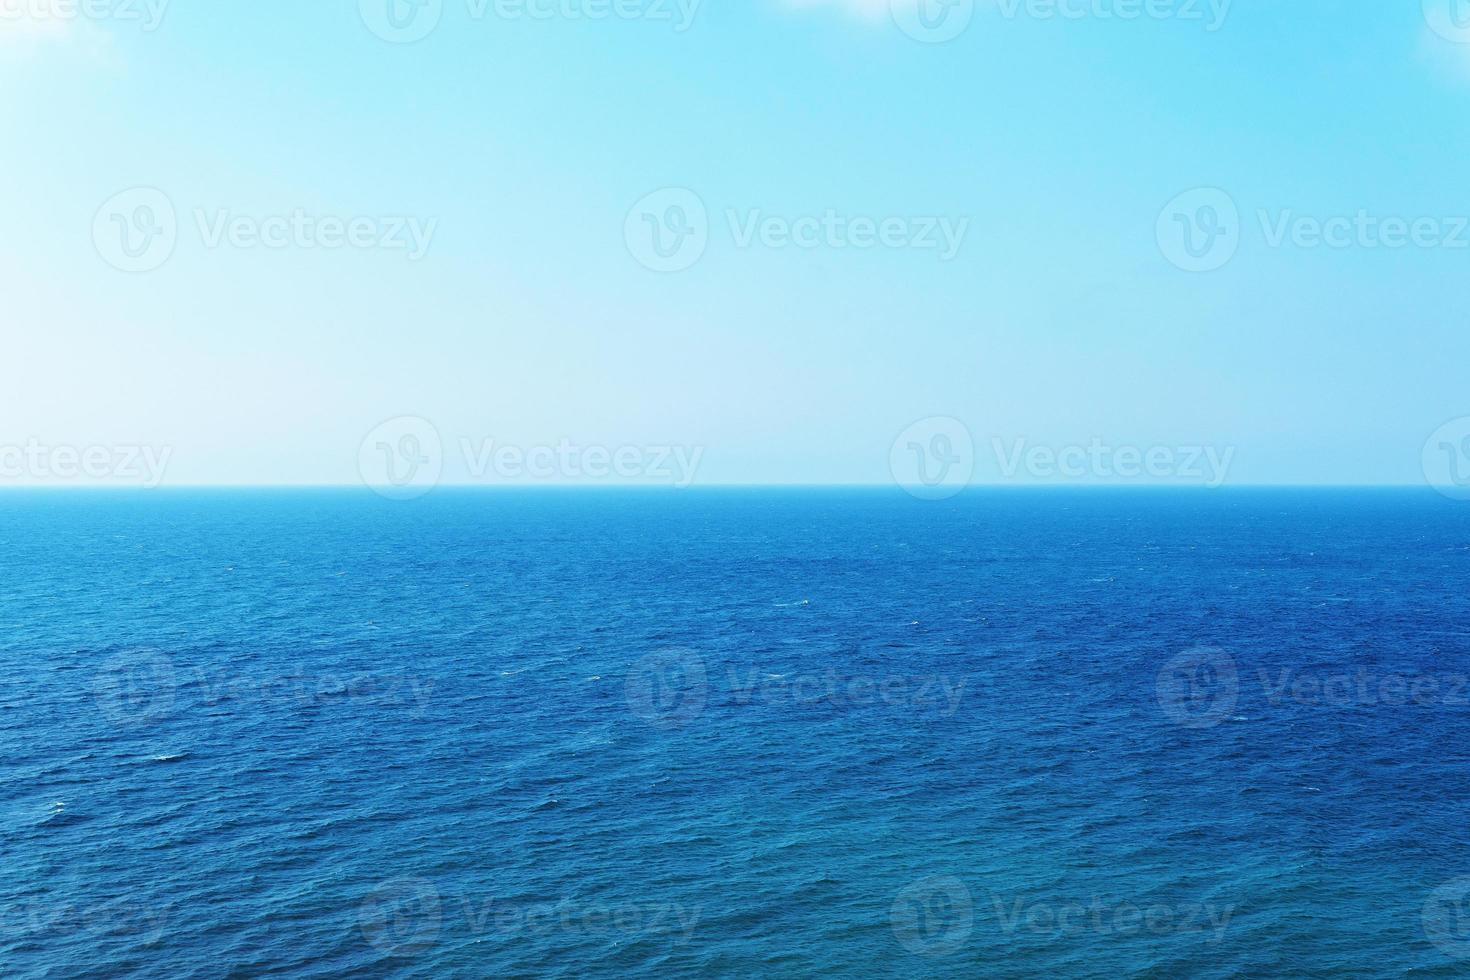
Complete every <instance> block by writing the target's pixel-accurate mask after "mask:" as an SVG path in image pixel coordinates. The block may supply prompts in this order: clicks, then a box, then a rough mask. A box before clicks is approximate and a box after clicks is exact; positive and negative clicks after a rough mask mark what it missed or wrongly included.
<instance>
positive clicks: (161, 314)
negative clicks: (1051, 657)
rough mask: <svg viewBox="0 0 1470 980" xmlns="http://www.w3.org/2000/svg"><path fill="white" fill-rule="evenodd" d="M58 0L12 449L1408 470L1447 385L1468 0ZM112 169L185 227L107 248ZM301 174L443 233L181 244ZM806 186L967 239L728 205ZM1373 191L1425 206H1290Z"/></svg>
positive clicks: (31, 220)
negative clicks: (152, 193) (438, 450)
mask: <svg viewBox="0 0 1470 980" xmlns="http://www.w3.org/2000/svg"><path fill="white" fill-rule="evenodd" d="M42 2H43V0H0V10H3V11H5V16H4V17H0V131H3V132H4V134H5V138H4V139H3V140H0V172H3V173H4V175H5V177H4V179H3V180H0V215H3V216H4V218H3V221H4V224H3V228H4V234H3V236H0V260H3V261H0V296H3V299H0V321H3V322H4V324H5V334H6V341H7V343H6V348H7V352H8V354H9V355H10V356H9V370H8V371H7V373H6V384H5V386H4V387H3V389H0V419H3V420H4V421H3V426H0V445H25V444H27V443H28V442H31V443H34V442H40V443H43V444H47V445H53V446H54V445H63V444H64V445H71V446H78V447H87V446H94V445H120V444H140V445H149V446H166V447H168V448H169V450H170V454H171V455H170V461H169V477H168V482H169V483H178V484H211V483H217V484H231V485H237V484H251V483H267V484H273V483H283V484H321V483H352V482H355V481H357V480H358V479H359V453H360V448H361V446H362V444H363V440H364V438H365V437H366V436H368V434H369V433H370V432H371V431H372V430H373V429H374V428H375V427H376V426H378V425H379V424H380V423H382V422H384V420H386V419H392V418H395V417H398V416H415V417H421V418H424V419H428V420H432V422H433V424H434V426H435V427H436V428H437V430H438V432H439V433H440V434H441V435H442V437H443V440H444V443H445V454H444V455H445V464H444V479H445V480H446V481H447V482H460V481H461V480H463V479H464V478H465V476H466V474H465V473H464V472H463V467H464V465H465V463H466V460H465V459H464V458H463V457H462V454H461V453H460V452H459V449H458V447H459V446H460V445H461V443H462V442H466V441H467V442H469V443H474V444H483V443H484V442H485V441H486V440H494V442H495V443H496V444H509V445H515V446H520V447H535V446H555V445H558V444H561V443H565V442H568V441H569V442H571V443H573V444H578V445H582V446H606V447H614V448H616V447H621V446H641V447H649V446H652V447H659V446H687V447H699V448H700V450H701V451H702V458H701V461H700V467H699V482H700V483H713V484H725V483H767V482H769V483H843V484H848V483H882V482H885V481H887V480H889V479H890V478H891V477H890V450H891V447H892V446H893V443H894V440H895V437H897V436H899V433H901V432H903V431H904V430H905V429H906V428H907V427H909V426H911V425H912V424H913V423H915V422H916V421H918V420H921V419H925V418H928V417H935V416H939V417H949V418H954V419H958V420H961V421H962V422H963V423H964V424H965V425H966V426H967V427H968V429H969V430H970V432H971V433H972V434H973V437H974V441H975V444H976V455H977V457H978V462H977V466H976V471H977V472H976V477H975V478H976V479H977V480H979V481H981V482H987V481H989V480H991V479H993V478H994V477H995V476H996V474H995V473H994V472H993V470H994V468H995V467H994V464H996V463H997V462H998V460H997V459H996V458H994V457H995V455H996V454H995V453H994V452H993V451H992V448H993V447H995V446H998V445H1005V446H1008V447H1013V446H1015V445H1016V443H1017V440H1020V441H1023V442H1024V443H1025V444H1026V445H1027V446H1033V447H1034V446H1043V447H1051V448H1053V449H1057V448H1063V447H1071V446H1087V445H1089V444H1090V443H1093V442H1094V441H1095V440H1101V441H1102V442H1103V443H1105V444H1108V445H1110V446H1133V447H1141V448H1144V449H1146V448H1148V447H1160V446H1162V447H1214V448H1216V449H1217V450H1219V451H1222V452H1223V451H1225V450H1229V451H1231V452H1232V457H1231V464H1230V473H1229V482H1231V483H1242V484H1274V483H1281V484H1316V483H1323V484H1354V483H1364V484H1385V483H1387V484H1414V483H1422V482H1423V480H1424V472H1423V464H1422V461H1421V456H1422V453H1423V451H1424V448H1425V444H1426V440H1428V439H1430V438H1431V434H1432V433H1434V432H1435V431H1436V430H1437V429H1440V427H1441V426H1443V425H1445V423H1447V422H1450V421H1451V420H1454V419H1458V418H1463V417H1466V416H1470V384H1467V383H1466V372H1467V368H1470V329H1467V317H1470V291H1467V290H1466V289H1465V288H1464V283H1465V282H1466V275H1467V272H1470V230H1465V229H1464V227H1463V226H1461V224H1460V222H1459V221H1458V220H1457V219H1461V218H1462V216H1467V215H1470V189H1467V188H1470V185H1467V184H1466V182H1465V179H1464V161H1465V160H1467V159H1470V125H1467V123H1470V30H1467V31H1466V32H1465V35H1464V36H1463V37H1461V38H1460V40H1458V41H1457V40H1455V39H1454V37H1453V32H1452V31H1448V30H1446V29H1445V25H1446V24H1450V25H1453V24H1454V23H1455V22H1454V21H1453V20H1452V19H1444V20H1440V19H1438V18H1439V14H1437V13H1436V11H1438V10H1442V12H1443V14H1444V16H1445V18H1448V17H1449V15H1450V13H1451V8H1452V7H1455V6H1456V5H1457V4H1460V3H1461V0H1443V3H1441V2H1440V0H1429V3H1428V4H1427V5H1421V3H1420V2H1419V0H1413V2H1406V3H1402V4H1369V3H1360V4H1346V5H1344V4H1340V3H1329V2H1326V0H1298V2H1293V3H1290V4H1282V3H1279V2H1268V0H1234V2H1233V3H1230V4H1228V5H1227V6H1226V7H1225V8H1224V15H1223V18H1222V19H1221V20H1220V21H1219V23H1217V24H1213V25H1212V24H1211V23H1210V22H1209V20H1210V16H1211V13H1210V12H1211V9H1212V8H1211V4H1210V3H1209V0H1155V3H1156V9H1159V10H1164V11H1167V12H1169V15H1168V16H1162V17H1149V16H1143V17H1140V18H1138V19H1135V20H1123V19H1120V18H1119V17H1117V16H1115V15H1113V16H1109V13H1112V14H1116V11H1117V9H1118V4H1119V3H1120V2H1121V3H1122V4H1123V5H1124V6H1125V7H1126V6H1127V2H1128V0H1070V2H1069V0H1062V3H1063V5H1064V6H1065V7H1067V9H1069V10H1073V11H1080V12H1081V16H1078V17H1075V18H1063V17H1059V16H1058V17H1048V16H1039V15H1037V13H1036V11H1037V10H1045V9H1050V8H1046V7H1037V6H1035V5H1034V4H1033V9H1032V10H1031V11H1030V12H1028V10H1027V4H1025V3H1024V2H1023V3H1021V4H1020V7H1015V6H1014V5H1013V3H1012V0H981V2H980V3H979V4H978V6H977V7H976V9H975V10H974V12H973V19H972V20H971V21H970V23H969V25H968V27H967V28H966V29H965V30H964V31H963V32H962V33H960V34H959V35H958V36H957V37H955V38H953V39H952V40H949V41H947V42H945V43H924V42H923V41H920V40H916V39H915V38H914V37H911V36H909V34H906V33H905V32H904V31H903V30H901V29H899V28H898V27H897V26H896V25H895V20H894V18H893V17H892V16H891V15H890V11H889V10H888V9H887V7H886V4H885V3H883V2H882V0H827V2H821V0H809V2H805V3H797V2H795V0H747V2H744V3H728V2H715V0H705V2H703V3H700V4H698V5H697V7H696V8H695V9H694V12H693V18H692V20H691V22H690V23H689V25H688V29H687V30H682V31H681V30H677V29H676V27H675V25H674V24H673V23H671V22H669V21H665V20H660V19H657V18H656V17H654V16H643V17H639V18H635V19H628V20H622V19H618V18H607V19H593V18H588V17H585V16H583V17H570V16H565V15H561V14H558V15H556V16H552V17H548V18H532V17H529V16H506V15H504V14H501V15H497V14H495V13H493V11H494V9H495V7H494V4H493V3H492V5H491V7H490V8H489V10H490V11H491V12H487V13H486V15H485V16H483V17H477V16H476V15H475V14H474V13H473V11H474V10H475V3H474V2H473V0H442V13H441V14H440V19H439V22H438V23H437V26H436V27H435V29H434V30H432V31H431V32H430V33H428V34H427V36H425V37H423V38H422V39H421V40H418V41H416V42H415V43H411V44H396V43H390V42H388V41H385V40H384V39H383V38H381V37H379V36H377V35H375V34H374V32H373V31H372V30H370V29H369V28H368V26H367V25H366V24H365V22H364V16H363V11H362V9H360V7H361V6H362V5H360V4H359V2H358V0H329V2H323V3H316V4H290V3H285V2H274V3H269V4H264V5H244V4H218V3H205V2H203V0H172V2H170V3H167V4H166V6H164V7H163V8H162V17H161V20H160V21H159V22H158V23H157V25H156V29H153V30H145V29H143V26H142V25H141V24H140V23H139V22H137V21H134V20H131V19H129V18H128V17H126V16H124V13H125V12H126V11H128V10H130V9H138V10H142V9H144V8H145V7H146V6H147V4H145V0H95V2H96V3H97V4H98V5H99V7H98V9H102V8H103V7H106V8H107V9H108V10H110V11H111V15H109V16H103V17H88V16H80V17H77V18H60V19H58V18H56V17H55V16H54V14H53V15H52V16H51V17H49V18H46V17H37V16H35V13H34V10H35V9H39V8H35V7H34V5H36V4H39V3H42ZM158 2H159V0H152V3H153V4H155V5H156V4H157V3H158ZM365 2H367V0H365ZM372 2H378V0H372ZM382 2H384V3H386V2H388V0H382ZM527 2H531V3H533V4H539V6H538V9H551V8H552V7H554V6H559V7H560V8H561V9H564V10H580V11H584V12H585V10H586V9H587V7H586V2H587V0H527ZM622 2H624V3H626V4H628V5H629V6H628V7H627V9H630V10H634V9H636V10H641V11H643V12H645V13H649V12H651V11H655V10H663V9H668V10H673V11H677V10H678V9H679V4H678V3H676V2H675V0H622ZM901 2H908V0H901ZM1018 2H1019V0H1018ZM109 4H110V6H109ZM28 8H29V9H31V10H32V12H31V13H26V12H25V10H26V9H28ZM1464 8H1465V9H1464V11H1463V13H1465V14H1466V20H1465V21H1464V22H1465V23H1466V24H1467V25H1470V3H1465V4H1464ZM511 9H519V8H514V7H513V8H511ZM1186 9H1197V10H1199V11H1201V12H1202V13H1203V17H1204V19H1203V20H1197V19H1193V18H1191V17H1189V16H1186V15H1185V12H1184V11H1185V10H1186ZM17 11H20V14H19V16H17V15H16V12H17ZM1211 27H1213V28H1215V29H1211ZM1436 27H1438V28H1439V29H1438V30H1436ZM1447 35H1448V36H1447ZM134 188H152V189H156V191H161V192H162V193H163V194H164V195H165V199H166V200H167V201H168V202H169V203H170V205H171V206H172V208H173V209H174V211H175V212H176V216H177V236H176V237H177V241H176V244H175V245H174V246H173V249H172V252H171V253H170V254H169V255H168V257H167V258H166V260H165V261H162V262H161V263H159V264H158V265H157V266H156V267H151V268H148V269H146V270H144V271H133V272H128V271H123V270H121V269H119V268H116V267H114V265H113V264H110V259H109V255H108V254H107V252H108V247H106V246H105V245H104V246H99V244H98V240H97V235H96V233H95V230H94V221H96V220H98V219H99V209H104V205H105V204H107V203H108V202H109V201H111V200H113V199H114V197H115V195H118V194H119V193H120V192H128V191H130V190H131V189H134ZM668 188H676V189H682V191H684V192H688V193H692V194H693V195H694V196H695V199H697V200H698V201H699V202H700V203H701V205H702V206H703V207H704V208H705V209H706V212H707V236H708V244H707V247H706V248H705V249H704V252H703V254H702V255H700V256H699V257H698V258H697V260H696V261H693V262H692V264H690V265H688V267H685V268H679V269H677V270H674V271H667V272H659V271H653V270H651V269H650V268H647V267H646V266H645V264H643V263H642V262H640V249H639V247H638V246H637V245H636V243H631V242H630V240H629V238H628V234H627V232H626V228H627V227H628V226H632V227H637V221H636V220H634V221H633V222H631V223H630V222H629V221H628V219H629V214H630V210H631V209H634V206H635V204H637V203H638V202H640V201H641V200H643V199H644V198H645V197H646V196H647V195H649V194H650V193H652V192H656V191H660V190H662V189H668ZM1200 188H1207V189H1217V190H1216V191H1211V192H1207V193H1216V194H1218V193H1219V192H1223V193H1224V194H1225V195H1226V198H1227V199H1228V200H1229V201H1230V202H1231V203H1232V204H1233V205H1234V206H1235V207H1237V208H1238V214H1239V221H1238V227H1237V231H1238V238H1239V241H1238V247H1235V248H1234V250H1233V252H1231V253H1230V254H1229V255H1228V256H1221V255H1219V254H1218V253H1217V254H1216V255H1215V256H1214V258H1216V259H1224V261H1222V262H1220V265H1219V267H1217V268H1211V269H1209V270H1208V271H1187V270H1186V269H1184V268H1181V267H1180V266H1179V264H1178V262H1177V261H1176V260H1177V259H1178V258H1180V255H1179V253H1178V252H1177V250H1175V249H1172V248H1171V247H1170V246H1168V245H1167V244H1165V245H1161V238H1160V235H1161V234H1162V233H1161V231H1160V227H1161V225H1162V226H1163V227H1164V228H1167V227H1169V225H1170V222H1171V220H1172V216H1171V214H1169V213H1168V212H1169V210H1170V209H1169V208H1168V207H1166V206H1168V205H1170V202H1171V201H1174V200H1175V199H1176V198H1178V196H1179V195H1181V194H1185V193H1186V192H1191V191H1194V190H1195V189H1200ZM1216 199H1217V198H1209V200H1216ZM128 200H131V199H128ZM1184 200H1185V201H1186V202H1194V203H1189V204H1188V210H1189V211H1190V213H1191V214H1194V213H1195V209H1196V205H1197V202H1198V200H1202V199H1201V198H1198V197H1194V198H1190V197H1186V198H1185V199H1184ZM104 210H105V209H104ZM296 211H301V212H303V213H305V214H307V215H310V216H312V217H314V218H322V217H331V218H340V219H343V220H344V221H345V220H348V219H352V218H357V217H364V218H368V219H371V220H372V221H373V222H374V223H375V224H374V228H375V229H377V231H378V232H382V233H383V234H387V233H388V230H389V229H391V228H393V227H394V226H395V224H396V223H397V221H398V219H411V220H412V221H413V222H415V223H417V224H419V225H420V226H421V227H422V228H431V229H432V231H431V235H430V237H429V238H427V240H426V242H425V245H426V247H425V249H424V251H423V254H422V256H420V257H417V258H415V257H411V256H410V255H409V254H407V253H406V250H404V249H398V248H380V247H362V248H349V247H343V248H322V247H305V246H304V245H303V244H302V243H300V242H293V243H290V244H287V245H286V246H285V247H280V248H268V247H261V246H259V245H255V244H250V243H248V242H246V243H243V244H241V243H235V244H231V243H230V242H224V243H222V244H218V245H214V246H212V245H211V244H210V236H211V228H213V227H215V225H216V223H217V222H218V221H220V220H225V219H228V218H230V217H240V216H244V217H246V218H248V219H249V220H250V222H258V221H259V220H260V219H263V218H266V217H268V216H273V215H291V214H293V213H294V212H296ZM828 212H832V213H834V214H836V215H838V216H841V217H842V218H844V219H853V218H862V219H871V220H872V221H874V222H875V223H879V222H883V221H885V220H893V221H896V222H899V223H901V224H902V225H903V227H904V228H905V229H906V234H907V232H908V231H912V232H914V233H915V234H917V233H918V230H920V229H922V228H924V227H927V226H928V225H929V224H930V223H931V219H943V220H944V221H946V222H951V223H953V224H952V227H959V226H960V225H959V223H963V228H964V233H963V236H962V238H961V239H960V241H959V243H958V245H959V247H958V250H957V252H956V253H955V254H954V255H953V257H949V258H946V257H944V256H942V255H941V254H939V250H937V249H932V248H920V247H906V246H902V245H900V246H895V247H885V246H875V247H868V248H863V247H856V246H855V245H853V244H851V243H848V244H847V246H846V247H832V246H830V245H828V244H818V245H816V246H815V247H810V248H808V247H802V246H798V245H793V244H784V245H782V244H772V243H770V242H767V243H762V242H761V241H760V240H759V238H758V239H757V240H755V241H751V242H747V243H742V241H741V228H742V227H743V226H746V225H747V223H749V222H751V221H757V220H760V219H765V218H774V219H777V220H778V221H780V222H784V223H787V224H790V223H797V224H800V223H801V219H808V218H818V219H820V218H821V217H822V216H823V215H825V214H827V213H828ZM1263 212H1264V213H1263ZM1360 213H1363V214H1366V216H1367V217H1368V218H1370V219H1372V221H1374V222H1376V223H1378V224H1377V225H1375V227H1378V226H1379V225H1381V223H1382V222H1384V221H1388V220H1393V219H1402V220H1403V221H1404V222H1405V223H1413V222H1416V221H1418V222H1421V223H1422V222H1425V221H1428V222H1432V225H1424V227H1425V228H1426V229H1427V230H1426V232H1425V239H1424V243H1423V244H1414V243H1410V244H1407V245H1405V246H1403V247H1387V246H1386V245H1384V244H1383V242H1382V241H1381V235H1380V232H1378V231H1374V232H1371V233H1367V234H1368V237H1367V238H1362V237H1355V238H1354V239H1353V240H1352V241H1351V242H1350V243H1349V244H1347V245H1346V246H1345V247H1331V246H1329V245H1325V244H1320V243H1314V242H1312V241H1311V240H1310V238H1309V237H1308V238H1307V239H1297V240H1295V241H1294V240H1292V236H1291V235H1288V238H1287V240H1285V241H1282V242H1275V241H1273V228H1277V227H1288V226H1289V227H1292V228H1297V227H1298V226H1297V225H1296V224H1292V222H1296V221H1298V220H1300V219H1305V220H1306V222H1307V233H1309V232H1310V225H1311V223H1312V222H1319V223H1320V222H1328V221H1330V219H1334V218H1348V219H1352V218H1354V217H1355V216H1357V215H1359V214H1360ZM1161 215H1162V219H1163V220H1162V222H1161ZM1195 216H1196V217H1199V215H1198V214H1196V215H1195ZM100 217H101V219H102V220H101V225H102V227H103V228H104V230H105V229H106V228H107V227H109V225H108V222H107V220H106V217H107V216H106V215H105V214H103V215H101V216H100ZM636 217H637V215H636V214H635V215H634V218H635V219H636ZM1283 222H1285V223H1286V224H1282V223H1283ZM1353 234H1354V235H1357V236H1361V235H1362V234H1364V233H1361V232H1356V231H1355V232H1354V233H1353ZM1375 235H1378V236H1379V238H1378V239H1375V238H1374V237H1373V236H1375ZM910 237H912V236H910ZM1466 434H1467V435H1470V429H1467V430H1466ZM1467 445H1470V443H1467ZM1094 475H1095V474H1094ZM1031 476H1032V477H1035V476H1036V474H1034V473H1032V474H1031ZM1022 481H1023V482H1029V481H1027V480H1026V479H1025V476H1024V474H1023V477H1022ZM1037 482H1056V481H1049V480H1048V479H1045V478H1042V479H1039V480H1038V481H1037ZM1143 482H1147V481H1143Z"/></svg>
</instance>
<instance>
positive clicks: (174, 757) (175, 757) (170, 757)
mask: <svg viewBox="0 0 1470 980" xmlns="http://www.w3.org/2000/svg"><path fill="white" fill-rule="evenodd" d="M188 756H189V753H187V752H172V753H165V754H164V755H155V756H153V757H152V758H153V761H154V762H178V761H179V760H180V759H186V758H188Z"/></svg>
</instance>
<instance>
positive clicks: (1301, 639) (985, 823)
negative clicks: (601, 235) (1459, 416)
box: [0, 489, 1470, 977]
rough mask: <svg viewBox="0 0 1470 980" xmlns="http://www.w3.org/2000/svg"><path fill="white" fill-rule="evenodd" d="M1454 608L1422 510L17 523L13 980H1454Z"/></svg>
mask: <svg viewBox="0 0 1470 980" xmlns="http://www.w3.org/2000/svg"><path fill="white" fill-rule="evenodd" d="M1467 585H1470V507H1466V506H1465V505H1461V504H1456V503H1454V502H1451V501H1448V500H1444V499H1442V498H1440V497H1438V496H1436V495H1434V494H1433V493H1430V492H1423V493H1417V492H1411V491H1333V490H1310V491H1308V490H1280V491H1264V490H1262V491H1229V492H1212V493H1205V492H1177V491H1133V492H1123V491H1086V492H1072V491H1035V492H1016V491H996V492H975V493H967V494H965V495H962V496H960V497H959V498H956V499H954V500H951V501H944V502H925V501H916V500H912V499H910V498H908V497H906V496H904V495H902V494H900V493H896V492H894V493H889V492H883V491H876V490H734V489H731V490H706V491H695V492H687V493H673V492H653V491H650V492H641V491H620V492H592V491H561V492H544V491H543V492H467V491H466V492H452V491H446V492H437V493H435V494H433V495H431V496H429V497H427V498H425V499H423V500H419V501H414V502H409V503H405V502H394V501H386V500H381V499H379V498H377V497H375V496H373V495H372V494H370V493H367V492H361V493H358V492H348V491H325V490H322V491H291V492H285V491H257V492H244V491H194V492H183V491H173V492H164V493H152V494H132V493H43V492H35V493H32V492H16V493H6V494H4V495H0V750H3V751H0V816H3V818H4V824H3V826H4V828H5V831H4V834H3V837H0V851H3V861H0V972H3V973H4V974H5V975H7V976H10V975H15V976H88V975H94V976H115V975H119V974H126V973H136V974H138V975H158V976H170V977H176V976H201V977H204V976H256V975H292V976H321V977H327V976H344V975H348V974H359V973H367V974H370V975H402V976H444V975H465V976H481V975H516V974H537V975H543V974H544V975H552V976H556V975H564V976H578V977H580V976H586V975H599V974H601V975H624V974H637V975H645V974H647V973H649V972H652V971H658V972H665V973H670V974H674V975H696V974H698V975H705V974H731V975H734V974H739V975H763V976H812V975H818V974H834V975H856V976H870V975H901V976H909V975H916V974H917V975H953V976H974V975H977V974H982V973H983V974H984V975H994V976H1031V975H1036V974H1054V975H1063V976H1073V975H1075V976H1099V975H1110V976H1111V975H1156V976H1173V975H1199V976H1222V977H1223V976H1243V975H1323V976H1326V975H1339V974H1341V975H1355V976H1370V975H1381V976H1399V975H1403V974H1406V973H1414V974H1422V975H1426V976H1433V975H1445V976H1448V975H1456V974H1457V973H1460V972H1463V971H1464V970H1466V969H1470V932H1467V931H1466V930H1465V929H1464V928H1463V927H1462V925H1461V922H1462V918H1463V917H1462V915H1461V912H1462V910H1464V909H1465V908H1466V907H1467V906H1466V905H1465V899H1466V897H1467V896H1470V877H1467V876H1470V839H1467V838H1470V830H1467V825H1466V822H1465V820H1464V811H1463V803H1462V801H1463V800H1464V799H1466V798H1467V796H1470V767H1467V765H1466V761H1467V759H1466V755H1467V750H1466V745H1467V739H1466V735H1467V731H1470V681H1467V680H1466V678H1467V676H1470V627H1467V625H1466V623H1467V617H1466V613H1467V600H1466V594H1467V591H1470V589H1467ZM1464 921H1470V918H1467V919H1464Z"/></svg>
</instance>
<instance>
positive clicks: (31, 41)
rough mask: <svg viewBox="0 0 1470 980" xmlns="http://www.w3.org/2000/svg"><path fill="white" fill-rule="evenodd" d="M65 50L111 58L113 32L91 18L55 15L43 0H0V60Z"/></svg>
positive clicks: (94, 58) (94, 57) (88, 57)
mask: <svg viewBox="0 0 1470 980" xmlns="http://www.w3.org/2000/svg"><path fill="white" fill-rule="evenodd" d="M57 51H67V52H72V53H75V54H80V55H81V56H82V57H83V58H85V59H86V60H88V61H94V62H102V61H107V60H110V59H111V58H112V57H114V50H113V46H112V35H111V34H110V33H109V32H107V31H106V30H104V29H102V28H101V27H99V26H98V25H97V24H96V23H94V22H93V21H91V20H87V19H85V18H82V17H76V16H57V15H56V14H54V13H52V12H51V11H50V9H49V8H48V6H47V4H46V2H45V0H0V60H4V61H18V60H26V59H29V58H32V57H37V56H40V55H42V54H47V53H53V52H57Z"/></svg>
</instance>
